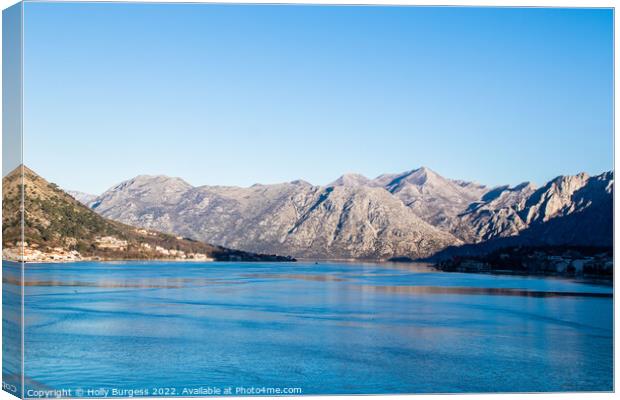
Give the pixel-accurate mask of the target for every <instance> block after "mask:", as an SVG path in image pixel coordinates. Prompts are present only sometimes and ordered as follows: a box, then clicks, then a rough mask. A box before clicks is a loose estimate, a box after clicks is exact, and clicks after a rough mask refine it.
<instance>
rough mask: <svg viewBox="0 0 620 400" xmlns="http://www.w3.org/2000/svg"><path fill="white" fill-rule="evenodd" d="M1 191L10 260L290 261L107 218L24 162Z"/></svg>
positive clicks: (6, 251) (5, 180)
mask: <svg viewBox="0 0 620 400" xmlns="http://www.w3.org/2000/svg"><path fill="white" fill-rule="evenodd" d="M2 191H3V193H2V239H3V254H2V255H3V259H7V260H14V261H38V262H48V261H79V260H85V259H99V260H119V259H122V260H126V259H173V260H199V261H210V260H217V261H231V260H234V261H291V259H290V258H286V257H278V256H274V255H263V254H255V253H250V252H244V251H238V250H232V249H229V248H225V247H222V246H217V245H211V244H208V243H204V242H200V241H196V240H193V239H190V238H184V237H182V236H178V235H172V234H169V233H162V232H158V231H156V230H151V229H142V228H137V227H135V226H129V225H126V224H123V223H121V222H117V221H112V220H109V219H107V218H104V217H102V216H100V215H98V214H97V213H95V212H94V211H92V210H91V209H89V208H88V207H86V206H84V205H83V204H81V203H80V202H78V201H76V200H75V199H74V198H73V197H72V196H70V195H69V194H67V193H66V192H64V191H63V190H61V189H60V188H59V187H58V186H57V185H55V184H53V183H50V182H48V181H46V180H45V179H43V178H42V177H40V176H39V175H37V174H36V173H35V172H34V171H32V170H30V169H29V168H27V167H25V166H19V167H18V168H16V169H15V170H13V171H12V172H11V173H9V174H7V175H6V176H5V177H3V179H2ZM22 210H23V213H22ZM22 230H23V233H22ZM22 235H23V238H24V240H22Z"/></svg>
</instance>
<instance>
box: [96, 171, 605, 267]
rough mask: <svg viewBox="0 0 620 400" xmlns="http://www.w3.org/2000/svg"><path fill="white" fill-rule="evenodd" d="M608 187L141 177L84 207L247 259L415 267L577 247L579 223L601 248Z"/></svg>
mask: <svg viewBox="0 0 620 400" xmlns="http://www.w3.org/2000/svg"><path fill="white" fill-rule="evenodd" d="M612 188H613V173H611V172H609V173H605V174H602V175H599V176H596V177H589V176H587V175H586V174H579V175H576V176H562V177H558V178H556V179H554V180H552V181H550V182H549V183H547V184H546V185H544V186H542V187H541V188H539V189H536V188H535V187H534V186H533V185H532V184H530V183H523V184H521V185H517V186H515V187H508V186H501V187H495V188H487V187H485V186H483V185H479V184H476V183H472V182H463V181H456V180H451V179H446V178H444V177H442V176H440V175H439V174H437V173H436V172H434V171H432V170H430V169H428V168H419V169H415V170H411V171H407V172H404V173H400V174H386V175H381V176H379V177H377V178H375V179H369V178H367V177H364V176H362V175H358V174H346V175H343V176H342V177H340V178H338V179H337V180H335V181H334V182H332V183H331V184H329V185H326V186H315V185H311V184H310V183H308V182H305V181H301V180H298V181H293V182H288V183H282V184H275V185H259V184H257V185H253V186H251V187H248V188H239V187H225V186H201V187H192V186H191V185H189V184H188V183H186V182H185V181H183V180H181V179H178V178H169V177H164V176H139V177H136V178H134V179H131V180H129V181H126V182H122V183H121V184H119V185H117V186H115V187H113V188H111V189H110V190H108V191H106V192H105V193H103V194H102V195H101V196H98V197H97V198H96V199H95V200H94V201H91V202H90V203H89V204H90V206H91V207H92V208H93V209H94V210H95V211H97V212H98V213H100V214H101V215H103V216H106V217H108V218H112V219H114V220H118V221H122V222H124V223H127V224H130V225H135V226H140V227H145V228H149V229H157V230H161V231H165V232H171V233H174V234H178V235H183V236H188V237H192V238H196V239H199V240H204V241H207V242H210V243H215V244H218V245H222V246H227V247H233V248H240V249H244V250H247V251H252V252H268V253H279V254H290V255H293V256H295V257H311V258H332V259H335V258H371V259H377V258H379V259H384V258H390V257H395V256H408V257H412V258H418V257H427V256H429V255H432V254H435V253H437V252H438V251H440V250H442V249H444V248H446V247H448V246H459V245H462V244H468V243H481V242H487V241H490V240H493V239H498V238H506V237H516V236H520V235H526V236H527V235H529V237H530V238H534V239H537V238H536V237H535V236H536V234H534V233H529V234H526V232H539V233H538V234H539V235H542V236H544V238H543V237H542V236H541V237H540V238H538V239H540V240H541V241H544V240H548V239H550V238H555V239H553V240H552V241H560V242H561V241H575V240H576V238H577V236H579V233H576V234H574V235H572V236H571V235H569V233H568V232H567V230H569V229H571V228H569V226H570V227H574V226H577V225H579V224H581V223H582V222H583V224H585V225H588V230H587V231H588V232H589V233H590V235H591V236H592V237H594V238H596V240H603V239H606V235H608V232H610V231H611V228H609V227H610V226H612V225H611V224H612V222H611V218H612V217H611V216H612V212H611V211H612V210H611V208H610V206H609V205H610V204H611V203H612V202H611V198H612ZM571 216H572V217H571ZM568 217H571V218H568ZM567 218H568V219H567ZM586 218H587V220H586ZM560 220H562V221H572V222H570V223H568V222H564V223H562V224H561V223H559V221H560ZM593 221H596V222H593ZM551 223H552V224H551ZM576 224H577V225H576ZM543 225H544V226H545V227H546V228H545V229H544V230H540V229H543V228H541V226H543ZM537 229H538V231H536V230H537ZM538 239H537V240H538ZM610 239H611V234H609V240H610Z"/></svg>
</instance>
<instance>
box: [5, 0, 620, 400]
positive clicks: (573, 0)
mask: <svg viewBox="0 0 620 400" xmlns="http://www.w3.org/2000/svg"><path fill="white" fill-rule="evenodd" d="M31 1H32V0H31ZM62 2H79V1H77V0H62ZM92 2H126V1H122V0H103V1H92ZM132 2H144V3H147V2H152V1H149V0H132ZM155 2H159V3H245V4H264V3H269V4H324V5H406V6H407V5H409V6H413V5H422V6H482V7H574V8H594V7H605V8H610V7H613V8H615V7H616V1H613V0H612V1H610V0H606V1H605V0H603V1H602V0H590V1H583V0H581V1H579V0H540V1H536V0H520V1H493V0H472V1H467V0H439V1H438V0H427V1H415V0H388V1H386V0H338V1H334V0H307V1H299V0H288V1H281V0H269V1H265V0H262V1H261V0H243V1H235V0H219V1H183V0H169V1H155ZM15 3H17V2H16V1H14V0H0V8H1V9H5V8H7V7H9V6H11V5H13V4H15ZM22 12H23V11H22ZM1 25H2V22H1V18H0V43H1V39H2V38H1V36H2V30H1ZM22 29H23V25H22ZM617 43H618V31H617V30H616V29H615V10H614V139H615V120H616V115H617V113H618V105H617V103H616V102H615V93H616V88H617V82H616V80H615V76H617V73H618V65H617V63H615V53H616V49H617ZM1 65H2V55H1V53H0V66H1ZM1 88H2V82H0V92H1ZM22 102H23V97H22ZM0 104H1V100H0ZM0 146H1V144H0ZM618 147H619V145H618V143H617V142H616V141H615V140H614V155H615V154H616V151H617V150H618ZM22 151H23V149H22ZM0 158H1V152H0ZM615 167H616V163H615V157H614V171H615V169H616V168H615ZM614 192H615V185H614ZM0 201H1V200H0ZM619 204H620V200H619V199H618V197H617V196H615V193H614V221H615V210H617V209H618V205H619ZM616 228H617V226H616V224H615V223H614V248H615V249H618V248H620V247H618V244H619V243H620V239H619V237H618V235H617V230H616ZM614 265H617V263H616V256H615V254H614ZM616 272H617V270H616ZM617 284H618V273H615V276H614V287H617ZM614 305H615V299H614ZM1 316H2V310H1V309H0V317H1ZM617 322H618V308H617V307H615V306H614V372H615V371H616V369H615V365H616V361H617V360H618V357H619V355H620V351H619V350H618V346H615V336H616V335H615V334H616V333H617V332H618V330H617V328H618V327H617ZM1 343H2V342H1V338H0V345H1ZM1 362H2V361H1V359H0V367H1ZM618 383H619V380H618V376H617V374H615V373H614V387H615V388H618ZM326 397H332V396H291V397H283V398H287V399H300V400H319V399H325V398H326ZM334 397H336V398H338V399H343V400H353V399H359V398H360V396H334ZM364 397H366V396H364ZM454 397H456V398H458V399H463V400H474V399H476V400H477V399H480V398H484V399H505V400H518V399H522V398H523V397H526V398H531V399H543V398H544V399H554V400H555V399H557V400H560V399H561V400H568V399H571V400H572V399H576V400H582V399H583V400H586V399H587V400H589V399H592V400H597V399H611V398H614V397H616V395H615V394H613V393H583V394H582V393H579V394H576V393H554V394H546V393H541V394H471V395H460V394H459V395H456V394H455V395H373V396H371V398H373V399H374V398H377V399H393V400H398V399H420V400H426V399H442V398H454ZM212 398H215V397H212ZM248 398H250V397H243V398H240V397H218V399H248ZM252 398H255V399H271V397H252ZM5 399H7V400H8V399H15V397H14V396H11V395H10V394H8V393H7V392H4V391H0V400H5ZM164 399H166V400H170V398H164ZM175 399H183V398H182V397H175Z"/></svg>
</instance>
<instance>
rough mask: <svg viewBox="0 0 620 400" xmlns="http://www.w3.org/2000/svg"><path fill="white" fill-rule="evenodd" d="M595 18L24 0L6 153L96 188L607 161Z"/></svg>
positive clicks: (526, 168)
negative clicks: (17, 98)
mask: <svg viewBox="0 0 620 400" xmlns="http://www.w3.org/2000/svg"><path fill="white" fill-rule="evenodd" d="M612 29H613V13H612V11H611V10H608V9H607V10H606V9H544V8H538V9H523V8H521V9H500V8H433V7H427V8H422V7H352V6H342V7H336V6H249V5H244V6H238V5H205V4H193V5H190V4H118V3H117V4H111V3H104V4H95V3H85V4H75V3H73V4H71V3H34V2H33V3H27V4H26V6H25V44H24V46H25V47H24V63H25V67H24V80H25V86H24V144H25V159H24V162H25V163H26V164H27V165H29V166H30V167H31V168H33V169H34V170H35V171H37V172H39V173H40V174H42V175H43V176H44V177H46V178H47V179H49V180H51V181H54V182H56V183H58V184H59V185H61V186H62V187H65V188H68V189H77V190H83V191H87V192H91V193H99V192H102V191H103V190H105V189H107V188H109V187H110V186H112V185H113V184H116V183H118V182H120V181H121V180H124V179H128V178H131V177H133V176H135V175H138V174H166V175H171V176H180V177H183V178H184V179H186V180H187V181H188V182H190V183H192V184H194V185H202V184H210V185H214V184H227V185H243V186H246V185H251V184H253V183H256V182H261V183H274V182H282V181H289V180H293V179H298V178H301V179H305V180H308V181H310V182H312V183H315V184H326V183H328V182H330V181H332V180H333V179H335V178H337V177H338V176H339V175H341V174H342V173H344V172H359V173H362V174H364V175H367V176H369V177H374V176H376V175H378V174H381V173H384V172H400V171H404V170H408V169H412V168H416V167H418V166H421V165H424V166H427V167H430V168H431V169H434V170H435V171H437V172H439V173H440V174H442V175H444V176H447V177H450V178H455V179H467V180H476V181H479V182H481V183H485V184H489V185H494V184H504V183H510V184H516V183H519V182H522V181H525V180H531V181H534V182H537V183H543V182H544V181H546V180H548V179H550V178H552V177H554V176H557V175H560V174H573V173H576V172H579V171H586V172H589V173H599V172H602V171H604V170H609V169H612V168H613V150H612V144H613V120H612V116H613V114H612V94H613V92H612V79H613V70H612V54H613V53H612V51H613V47H612V46H613V42H612Z"/></svg>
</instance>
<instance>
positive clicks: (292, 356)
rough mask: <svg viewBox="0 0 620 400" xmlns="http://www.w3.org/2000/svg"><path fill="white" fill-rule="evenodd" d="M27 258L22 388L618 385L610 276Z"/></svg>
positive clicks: (324, 389) (347, 389) (340, 389)
mask: <svg viewBox="0 0 620 400" xmlns="http://www.w3.org/2000/svg"><path fill="white" fill-rule="evenodd" d="M26 269H27V270H26V282H27V286H26V288H25V313H26V319H25V338H24V341H25V346H26V351H25V363H24V364H25V376H26V385H25V386H26V395H27V396H28V395H29V393H28V390H32V391H34V390H51V389H71V390H72V391H73V392H72V394H71V395H75V393H76V392H75V390H79V389H81V390H82V392H79V391H78V393H77V395H83V396H88V395H93V396H94V395H98V396H101V395H103V394H106V393H104V392H93V391H92V390H94V389H99V388H102V389H107V390H110V392H108V393H107V394H108V396H109V395H112V394H116V395H118V394H122V391H120V390H119V389H135V390H138V391H137V392H136V393H135V394H138V395H140V394H142V392H140V390H146V391H147V393H148V394H154V392H151V390H160V389H163V391H162V392H160V393H156V394H171V395H188V394H200V393H196V392H194V393H191V392H187V391H186V392H183V390H184V389H186V390H187V389H199V388H202V390H203V392H202V393H203V394H204V393H206V391H207V390H208V389H207V388H220V389H221V390H224V389H226V388H228V387H230V388H232V391H233V394H234V393H235V391H236V390H239V389H237V388H243V389H242V390H252V389H251V388H263V387H265V388H280V390H282V389H283V388H300V389H301V390H302V394H318V393H334V394H335V393H428V392H458V393H462V392H511V391H526V392H532V391H610V390H612V389H613V388H612V362H613V358H612V343H613V331H612V314H613V313H612V306H613V299H612V298H611V297H610V296H609V294H610V293H612V288H611V287H610V286H604V285H594V284H587V283H580V282H574V281H570V280H563V279H556V278H528V277H515V276H499V275H496V276H494V275H482V274H457V273H442V272H435V271H432V270H428V269H426V268H424V267H423V266H417V265H397V264H382V265H376V264H334V263H319V264H314V263H301V262H300V263H205V264H199V263H166V262H150V263H145V262H142V263H141V262H122V263H94V262H83V263H73V264H29V265H27V266H26ZM16 271H17V270H15V269H11V268H10V266H7V265H5V268H4V273H5V284H4V286H5V292H6V288H7V286H13V285H11V284H10V283H7V282H6V280H7V276H9V277H10V276H11V275H12V274H15V273H16ZM497 289H506V290H503V291H499V290H497ZM567 293H571V295H569V296H566V295H562V294H567ZM593 293H599V296H602V297H592V294H593ZM606 294H607V297H605V296H606ZM3 322H4V324H5V325H10V324H11V321H10V320H6V319H5V321H3ZM9 361H10V360H9ZM5 365H6V362H5ZM8 365H9V366H8V367H7V368H9V369H10V368H12V367H11V365H13V367H14V364H11V363H10V362H9V364H8ZM9 373H10V371H7V370H6V368H5V371H4V374H5V376H6V375H8V374H9ZM89 389H90V390H91V391H90V392H89ZM112 389H117V391H116V392H114V393H113V392H111V390H112ZM255 390H256V389H255ZM270 390H275V389H270ZM126 394H127V393H126ZM237 394H239V392H237ZM263 394H264V393H263ZM36 395H41V392H30V397H33V396H36Z"/></svg>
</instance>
